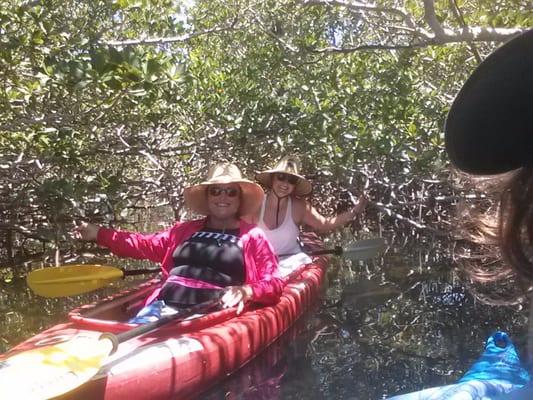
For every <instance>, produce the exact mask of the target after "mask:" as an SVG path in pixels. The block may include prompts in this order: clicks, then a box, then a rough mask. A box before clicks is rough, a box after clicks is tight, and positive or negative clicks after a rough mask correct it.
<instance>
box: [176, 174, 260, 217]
mask: <svg viewBox="0 0 533 400" xmlns="http://www.w3.org/2000/svg"><path fill="white" fill-rule="evenodd" d="M229 183H235V184H238V185H239V186H240V188H241V204H240V205H239V215H240V216H243V215H255V214H256V213H257V212H258V211H259V208H260V207H261V203H262V201H263V197H264V195H265V192H264V191H263V189H262V188H261V186H259V185H258V184H257V183H255V182H252V181H249V180H247V179H241V180H233V179H218V180H217V179H215V180H211V181H206V182H202V183H199V184H197V185H193V186H189V187H187V188H185V189H184V191H183V198H184V201H185V206H186V207H187V208H189V209H190V210H191V211H194V212H195V213H197V214H201V215H209V207H208V205H207V187H208V186H211V185H216V184H220V185H225V184H229Z"/></svg>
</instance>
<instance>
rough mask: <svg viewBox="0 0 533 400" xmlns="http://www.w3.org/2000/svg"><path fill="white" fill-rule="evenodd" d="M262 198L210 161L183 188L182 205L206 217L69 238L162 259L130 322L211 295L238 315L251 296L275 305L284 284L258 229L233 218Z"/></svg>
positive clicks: (87, 231)
mask: <svg viewBox="0 0 533 400" xmlns="http://www.w3.org/2000/svg"><path fill="white" fill-rule="evenodd" d="M262 198H263V190H262V189H261V187H260V186H259V185H257V184H256V183H253V182H251V181H249V180H246V179H243V178H242V176H241V172H240V171H239V169H238V168H237V167H236V166H235V165H233V164H229V163H222V164H217V165H215V166H214V167H213V168H211V169H210V171H209V174H208V178H207V180H206V181H204V182H202V183H200V184H198V185H193V186H190V187H187V188H186V189H185V190H184V199H185V204H186V206H188V207H189V208H190V209H191V210H192V211H194V212H196V213H198V214H203V215H205V216H206V217H205V218H203V219H198V220H194V221H187V222H178V223H176V224H175V225H174V226H173V227H171V228H170V229H167V230H165V231H162V232H159V233H155V234H141V233H132V232H124V231H116V230H114V229H107V228H103V227H99V226H97V225H94V224H88V223H83V224H81V225H80V226H79V227H78V228H76V229H75V237H77V238H79V239H81V240H86V241H96V242H97V243H98V244H99V245H101V246H105V247H108V248H109V249H110V250H111V251H112V252H113V253H114V254H116V255H118V256H122V257H132V258H137V259H148V260H151V261H154V262H157V263H161V265H162V272H163V275H164V277H165V282H164V284H163V285H162V286H161V287H160V288H159V289H158V290H157V291H155V292H154V293H152V294H151V295H150V296H149V298H148V299H147V301H146V304H147V305H149V307H148V308H146V307H145V309H143V310H141V311H140V312H139V314H138V317H139V318H137V319H134V320H133V322H148V321H150V320H153V319H157V318H158V317H160V315H162V314H167V313H173V312H175V310H176V309H180V308H183V307H188V306H190V305H193V304H198V303H201V302H204V301H208V300H211V299H216V298H221V304H222V306H223V307H234V306H237V307H238V310H239V312H240V311H241V310H242V308H243V307H244V305H245V304H246V303H248V302H250V301H253V302H257V303H261V304H272V303H275V302H276V301H277V300H278V299H279V297H280V295H281V291H282V288H283V281H282V280H281V278H280V277H279V273H278V262H277V258H276V256H275V254H274V252H273V250H272V247H271V245H270V243H269V242H268V240H267V239H266V237H265V235H264V233H263V232H262V231H261V229H259V228H257V227H256V226H255V225H252V224H249V223H246V222H245V221H243V220H241V219H240V216H241V215H248V214H250V213H254V212H257V209H258V208H259V207H260V205H261V200H262ZM147 315H148V316H149V318H144V316H147Z"/></svg>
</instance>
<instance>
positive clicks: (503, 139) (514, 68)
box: [445, 30, 533, 281]
mask: <svg viewBox="0 0 533 400" xmlns="http://www.w3.org/2000/svg"><path fill="white" fill-rule="evenodd" d="M445 141H446V150H447V152H448V155H449V156H450V159H451V161H452V163H453V164H454V165H455V166H456V167H457V168H458V169H460V170H462V171H464V172H467V173H469V174H473V175H495V174H502V173H509V174H508V176H506V178H505V182H504V185H503V188H502V191H501V193H500V199H499V209H498V217H497V223H496V231H495V234H496V238H497V241H498V243H499V245H500V249H501V254H502V256H503V258H504V260H505V261H506V264H508V267H510V268H512V270H513V271H514V272H516V273H517V274H518V276H520V277H523V278H527V279H528V280H530V281H531V280H533V30H530V31H528V32H525V33H523V34H521V35H519V36H518V37H515V38H514V39H512V40H510V41H509V42H507V43H506V44H504V45H503V46H501V47H500V48H498V49H497V50H496V51H494V52H493V53H492V54H490V55H489V56H488V57H487V58H486V59H485V60H484V61H483V62H482V63H481V64H480V65H479V66H478V67H477V69H476V70H475V71H474V73H473V74H472V75H471V76H470V78H469V79H468V80H467V82H466V83H465V84H464V86H463V87H462V89H461V91H460V92H459V94H458V95H457V97H456V99H455V100H454V102H453V105H452V107H451V109H450V112H449V114H448V117H447V119H446V125H445Z"/></svg>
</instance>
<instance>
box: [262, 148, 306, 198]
mask: <svg viewBox="0 0 533 400" xmlns="http://www.w3.org/2000/svg"><path fill="white" fill-rule="evenodd" d="M300 169H301V163H300V159H299V158H298V157H297V156H285V157H283V158H282V159H281V160H279V162H278V163H277V164H276V166H275V167H274V168H272V169H267V170H266V171H263V172H260V173H259V174H257V175H256V176H255V179H256V180H257V181H258V182H259V183H261V184H262V185H264V186H265V187H268V188H271V187H272V174H276V173H283V174H287V175H292V176H295V177H296V178H298V182H297V183H296V186H295V187H294V194H295V195H296V196H305V195H308V194H309V193H311V190H312V189H313V187H312V186H311V182H309V181H308V180H307V179H305V178H304V177H303V176H302V175H300V174H299V171H300Z"/></svg>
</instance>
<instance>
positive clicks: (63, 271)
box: [26, 264, 124, 297]
mask: <svg viewBox="0 0 533 400" xmlns="http://www.w3.org/2000/svg"><path fill="white" fill-rule="evenodd" d="M123 277H124V272H122V270H121V269H119V268H115V267H110V266H105V265H93V264H75V265H67V266H63V267H52V268H42V269H38V270H35V271H32V272H30V273H29V274H28V276H27V277H26V282H27V283H28V286H29V287H30V288H31V290H33V291H34V292H35V293H37V294H38V295H40V296H44V297H64V296H72V295H75V294H81V293H86V292H90V291H92V290H96V289H99V288H101V287H104V286H106V285H107V284H109V283H111V282H113V281H116V280H119V279H122V278H123Z"/></svg>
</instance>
